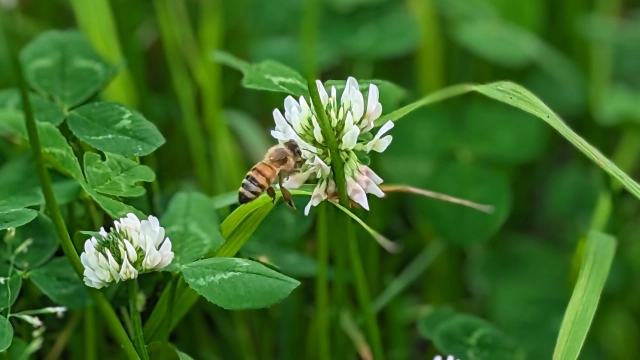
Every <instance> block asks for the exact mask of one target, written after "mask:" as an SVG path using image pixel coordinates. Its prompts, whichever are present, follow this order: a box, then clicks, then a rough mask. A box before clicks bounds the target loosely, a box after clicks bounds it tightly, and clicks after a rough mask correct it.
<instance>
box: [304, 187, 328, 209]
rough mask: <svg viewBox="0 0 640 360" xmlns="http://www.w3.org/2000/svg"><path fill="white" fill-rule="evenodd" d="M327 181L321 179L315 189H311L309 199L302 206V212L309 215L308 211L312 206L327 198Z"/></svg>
mask: <svg viewBox="0 0 640 360" xmlns="http://www.w3.org/2000/svg"><path fill="white" fill-rule="evenodd" d="M326 190H327V182H326V181H321V182H320V183H319V184H318V186H316V188H315V189H313V194H312V195H311V200H309V203H308V204H307V206H306V207H305V208H304V214H305V215H309V211H311V207H312V206H317V205H318V204H320V203H321V202H322V200H325V199H326V198H327V191H326Z"/></svg>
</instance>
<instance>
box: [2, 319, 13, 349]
mask: <svg viewBox="0 0 640 360" xmlns="http://www.w3.org/2000/svg"><path fill="white" fill-rule="evenodd" d="M12 339H13V327H12V326H11V323H10V322H9V320H7V318H6V317H4V316H2V315H0V351H4V350H7V348H8V347H9V346H10V345H11V340H12Z"/></svg>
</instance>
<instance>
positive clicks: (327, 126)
mask: <svg viewBox="0 0 640 360" xmlns="http://www.w3.org/2000/svg"><path fill="white" fill-rule="evenodd" d="M309 93H310V95H311V101H312V103H313V108H314V109H316V116H317V117H318V123H319V124H320V128H321V129H322V135H323V136H324V139H325V141H326V142H327V147H328V148H329V152H330V154H331V169H332V170H333V175H334V180H335V182H336V187H337V188H338V197H339V199H340V205H342V206H344V207H345V208H348V207H349V198H348V196H347V179H346V176H345V172H344V164H343V162H342V159H341V158H340V151H339V149H338V141H337V140H336V138H335V135H334V134H333V130H332V127H331V123H330V122H329V119H328V118H327V114H326V113H325V111H324V106H323V105H322V101H321V100H320V93H319V90H318V87H317V84H316V83H315V82H314V81H312V80H310V81H309ZM344 219H345V229H346V231H347V239H346V240H347V243H348V244H349V245H348V246H349V257H350V258H351V265H352V267H353V273H354V276H355V280H356V290H357V295H358V301H359V302H360V307H361V308H362V311H363V312H364V316H365V320H366V324H367V328H368V332H369V337H370V343H371V346H372V348H373V354H374V357H375V358H376V359H384V355H383V351H382V341H381V339H380V329H379V328H378V323H377V321H376V316H375V313H374V312H373V309H372V307H371V298H370V296H369V288H368V286H367V278H366V275H365V273H364V267H363V264H362V255H361V254H360V249H359V248H358V242H357V241H358V238H357V236H356V232H355V228H354V226H353V222H352V221H351V219H349V218H344Z"/></svg>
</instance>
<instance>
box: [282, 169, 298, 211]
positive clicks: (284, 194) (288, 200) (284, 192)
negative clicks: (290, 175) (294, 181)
mask: <svg viewBox="0 0 640 360" xmlns="http://www.w3.org/2000/svg"><path fill="white" fill-rule="evenodd" d="M278 181H280V192H282V200H284V201H285V202H286V203H287V205H289V207H291V208H292V209H294V210H295V209H296V204H294V203H293V198H292V197H291V193H290V192H289V190H287V188H285V187H284V186H283V185H282V184H283V183H284V176H282V173H279V174H278Z"/></svg>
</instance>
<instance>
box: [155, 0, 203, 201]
mask: <svg viewBox="0 0 640 360" xmlns="http://www.w3.org/2000/svg"><path fill="white" fill-rule="evenodd" d="M153 4H154V5H155V9H156V19H157V21H158V27H159V29H160V37H161V40H162V45H163V47H164V52H165V56H166V57H167V63H168V65H169V73H170V75H171V81H172V83H173V88H174V89H175V94H176V96H177V98H178V104H179V105H180V112H181V115H182V121H183V126H184V129H185V133H186V134H187V138H188V140H189V141H187V143H188V147H189V152H190V153H191V159H192V161H193V165H194V167H195V175H196V179H197V180H198V185H199V186H200V188H201V189H203V190H204V191H205V193H207V194H211V186H210V184H211V181H210V175H211V171H210V170H209V160H208V159H207V150H206V143H205V137H204V135H203V132H202V129H201V127H200V121H199V119H198V108H197V104H196V100H197V99H196V89H195V84H194V83H193V81H192V80H191V78H190V77H189V71H188V69H187V65H186V63H185V62H184V59H183V58H182V57H181V56H180V45H179V42H180V39H179V38H178V37H177V36H176V34H175V31H174V25H173V24H172V22H171V16H170V13H171V9H170V8H169V6H168V5H167V1H164V0H155V1H154V2H153Z"/></svg>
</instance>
